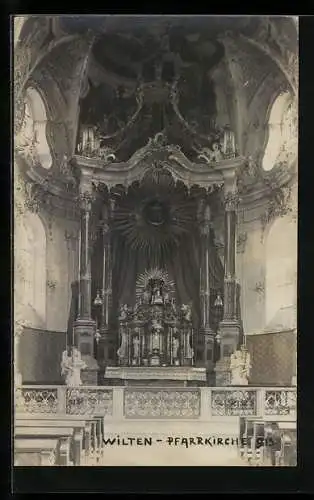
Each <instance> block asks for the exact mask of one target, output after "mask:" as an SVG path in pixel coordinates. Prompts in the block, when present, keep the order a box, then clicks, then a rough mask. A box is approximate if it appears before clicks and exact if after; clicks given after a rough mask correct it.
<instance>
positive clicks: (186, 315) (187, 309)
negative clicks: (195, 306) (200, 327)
mask: <svg viewBox="0 0 314 500" xmlns="http://www.w3.org/2000/svg"><path fill="white" fill-rule="evenodd" d="M181 312H182V315H183V319H185V321H192V308H191V305H190V304H182V306H181Z"/></svg>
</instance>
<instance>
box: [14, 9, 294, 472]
mask: <svg viewBox="0 0 314 500" xmlns="http://www.w3.org/2000/svg"><path fill="white" fill-rule="evenodd" d="M298 39H299V38H298V17H296V16H266V15H265V16H207V15H202V16H189V15H184V16H183V15H181V16H180V15H169V16H168V15H156V16H155V15H146V16H144V15H56V14H54V15H47V14H45V15H33V14H31V15H24V16H22V15H18V16H12V34H11V43H12V94H13V111H12V142H13V154H12V168H11V170H12V179H13V186H12V189H13V203H12V210H13V248H14V256H13V259H14V266H13V288H14V312H13V317H12V336H13V337H14V341H13V340H12V344H13V354H12V359H14V381H13V391H14V418H13V424H14V428H13V442H14V450H13V455H14V460H13V461H14V466H15V467H19V466H20V467H21V466H32V467H34V466H72V467H73V466H92V467H93V466H96V467H102V466H103V467H116V466H223V467H234V466H235V467H253V466H254V467H296V466H297V465H298V464H297V451H298V447H297V344H298V335H297V238H298V78H299V73H298V71H299V68H298V65H299V56H298V45H299V44H298Z"/></svg>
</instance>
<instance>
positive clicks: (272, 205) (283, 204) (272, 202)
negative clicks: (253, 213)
mask: <svg viewBox="0 0 314 500" xmlns="http://www.w3.org/2000/svg"><path fill="white" fill-rule="evenodd" d="M291 194H292V187H291V186H284V187H275V188H274V189H273V190H272V191H271V192H270V195H269V200H268V203H267V207H266V210H265V211H264V213H263V214H262V216H261V218H260V221H261V226H262V236H261V241H262V242H263V241H264V233H265V230H266V227H267V226H268V225H269V224H270V222H271V221H273V220H274V219H275V218H277V217H284V216H285V215H287V214H289V213H290V214H293V213H294V211H293V208H292V206H291Z"/></svg>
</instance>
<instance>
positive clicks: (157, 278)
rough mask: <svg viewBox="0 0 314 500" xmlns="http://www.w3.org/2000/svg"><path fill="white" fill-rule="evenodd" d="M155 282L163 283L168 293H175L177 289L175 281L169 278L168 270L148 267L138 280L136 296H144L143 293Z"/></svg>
mask: <svg viewBox="0 0 314 500" xmlns="http://www.w3.org/2000/svg"><path fill="white" fill-rule="evenodd" d="M153 282H160V283H162V286H163V290H164V291H165V292H166V293H168V294H173V293H174V291H175V283H174V281H173V280H171V279H170V278H169V275H168V273H167V271H165V270H164V269H158V268H153V269H147V270H146V271H145V272H144V273H142V274H140V275H139V276H138V278H137V280H136V298H137V299H139V298H140V297H142V295H143V293H144V292H145V291H146V290H147V289H148V287H149V286H150V284H151V283H153Z"/></svg>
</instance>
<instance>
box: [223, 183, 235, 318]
mask: <svg viewBox="0 0 314 500" xmlns="http://www.w3.org/2000/svg"><path fill="white" fill-rule="evenodd" d="M236 206H237V197H236V195H233V194H230V193H229V194H228V195H227V196H226V199H225V255H224V297H225V300H224V317H223V318H224V319H225V320H233V319H235V317H236V310H235V304H236V300H235V293H236V276H235V258H236V221H237V215H236Z"/></svg>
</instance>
